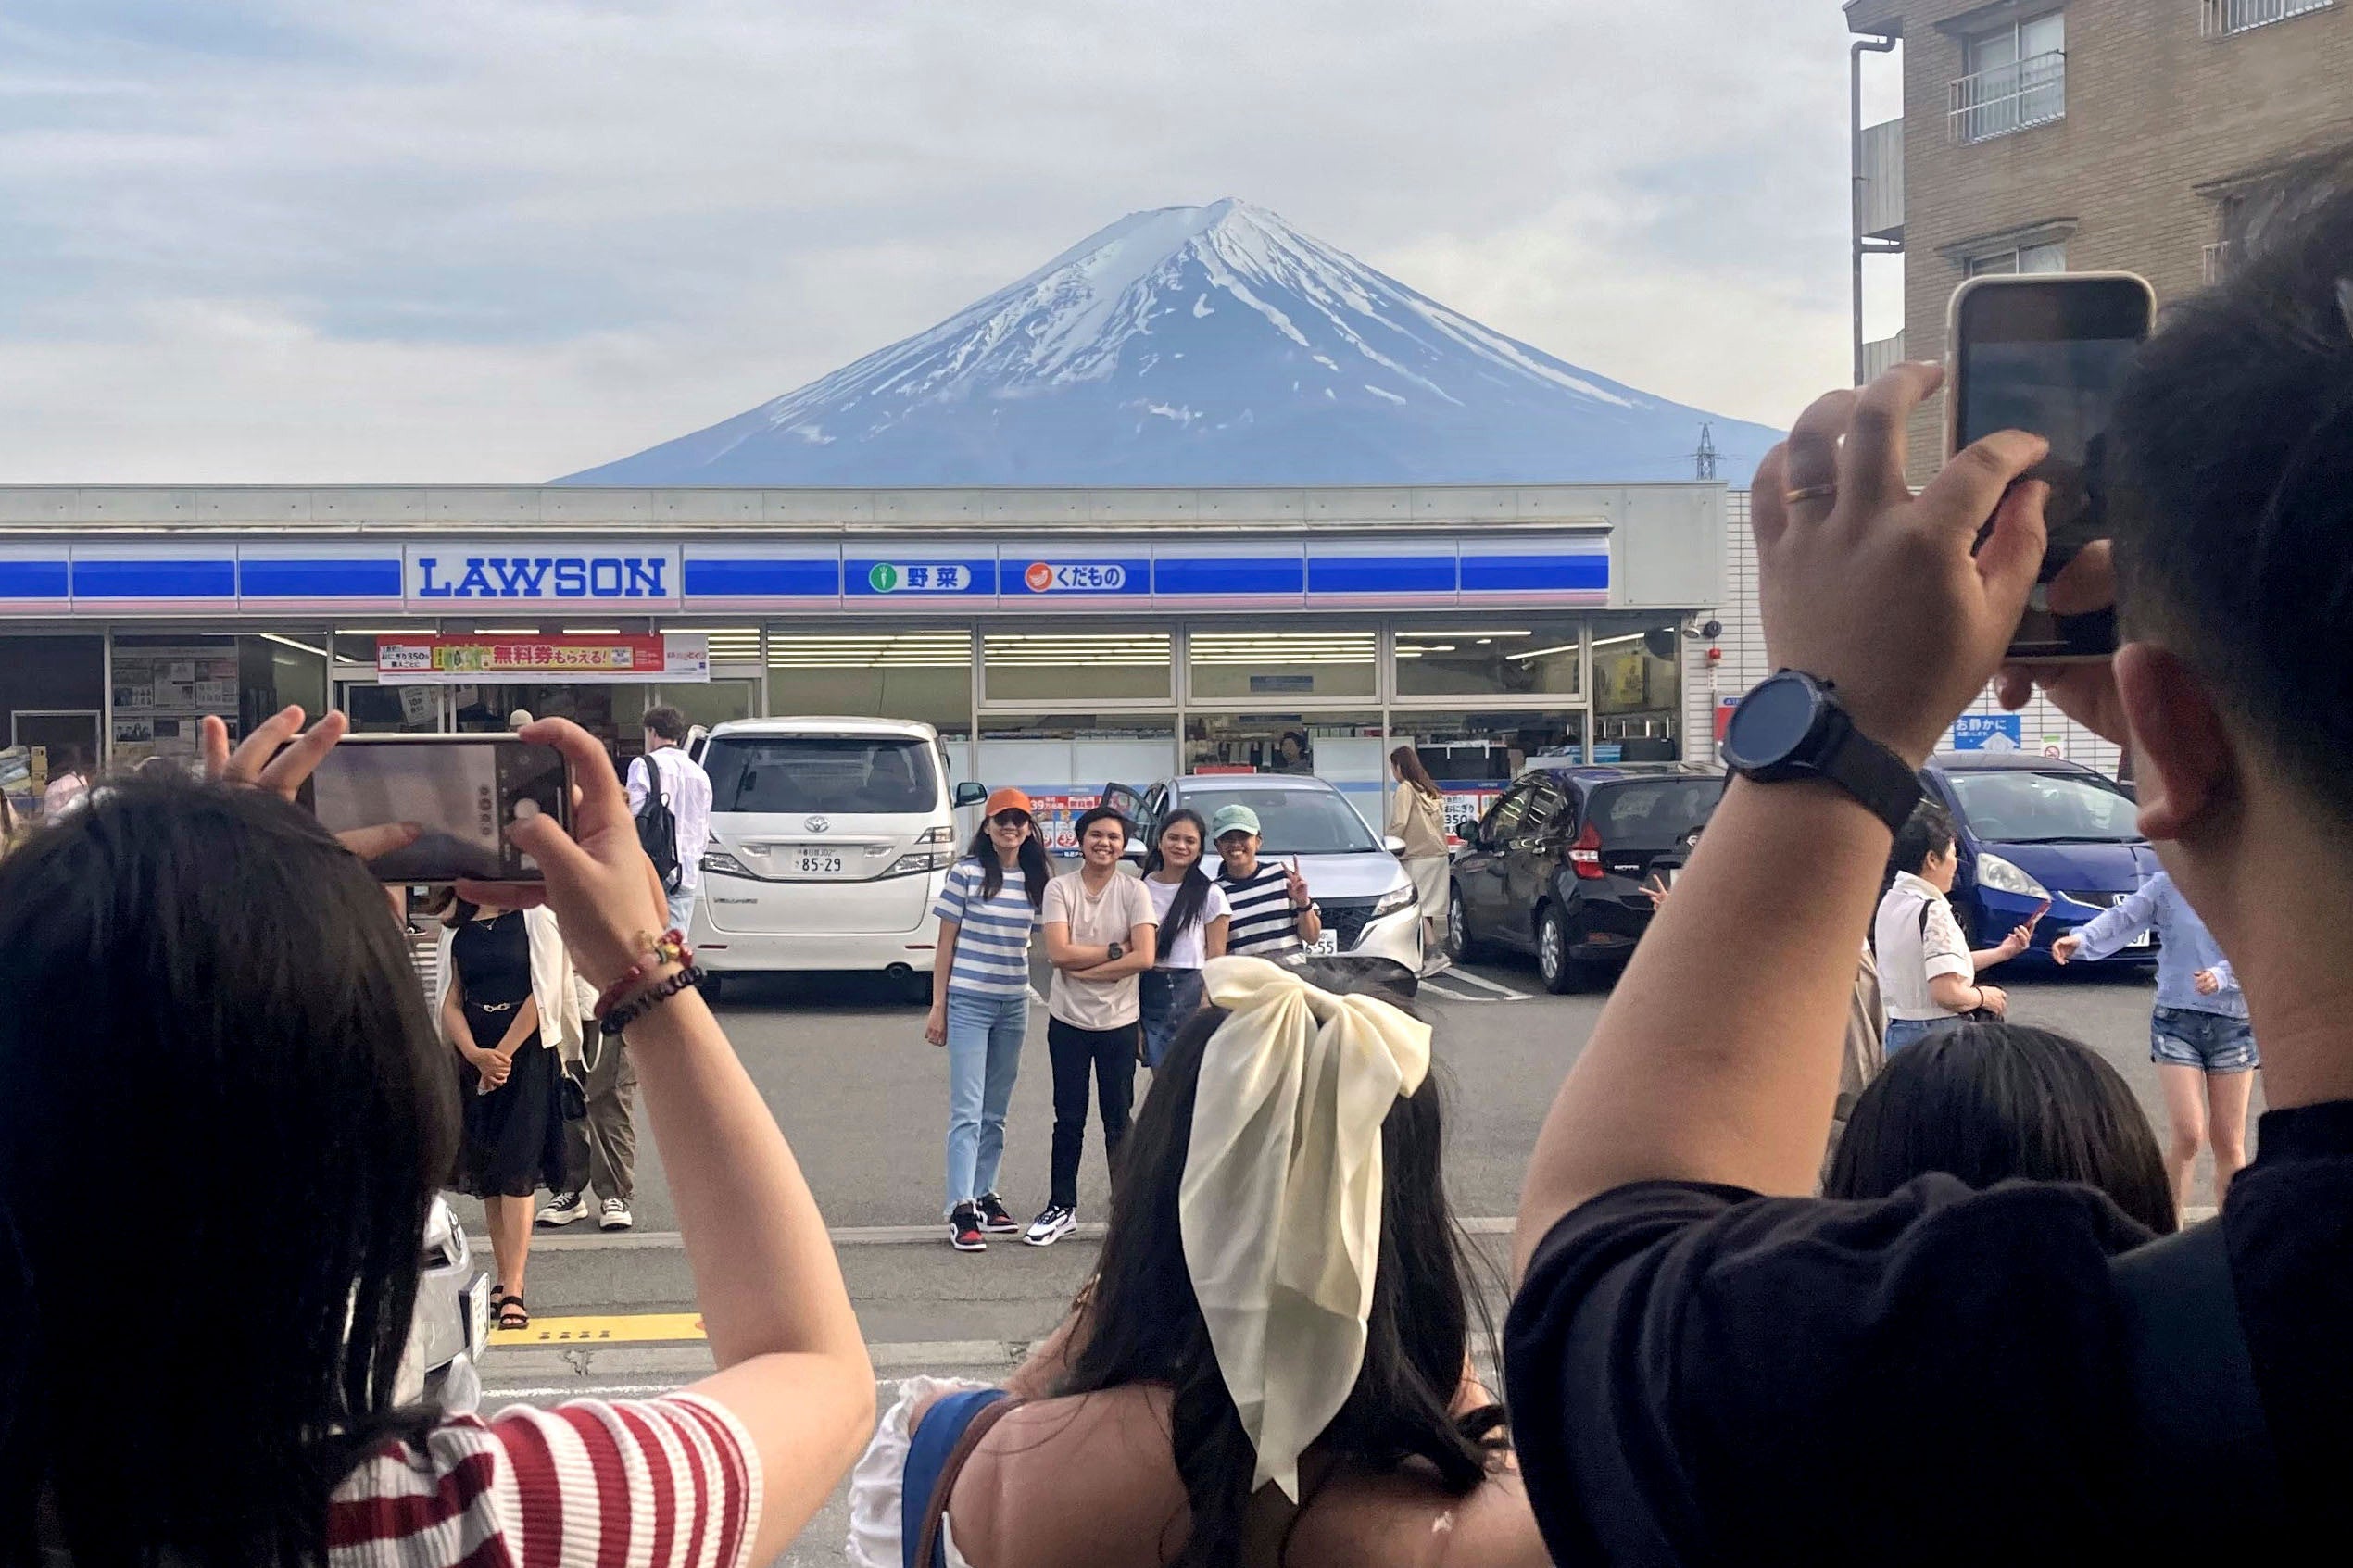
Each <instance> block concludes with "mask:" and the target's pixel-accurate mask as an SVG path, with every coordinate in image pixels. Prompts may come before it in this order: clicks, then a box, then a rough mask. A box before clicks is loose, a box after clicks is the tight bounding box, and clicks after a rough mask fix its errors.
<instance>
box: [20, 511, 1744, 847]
mask: <svg viewBox="0 0 2353 1568" xmlns="http://www.w3.org/2000/svg"><path fill="white" fill-rule="evenodd" d="M1723 499H1724V492H1723V489H1722V487H1720V486H1717V485H1703V484H1691V485H1639V486H1622V487H1621V486H1552V487H1536V488H1523V489H1504V490H1491V489H1461V490H1457V489H1451V488H1435V489H1432V488H1423V489H1411V490H1405V489H1400V490H1347V491H1338V490H1334V491H1312V490H1311V491H1269V492H1166V491H1155V492H1149V493H1143V492H1117V491H1075V492H1053V491H1026V492H1019V493H1012V492H992V491H961V492H946V491H940V492H919V493H908V494H901V495H881V494H875V493H867V492H769V491H684V492H669V493H654V494H652V495H648V493H646V492H622V491H583V490H563V489H547V490H529V491H510V490H502V491H496V492H472V491H465V490H457V491H429V492H428V491H413V492H410V491H366V492H356V491H340V490H286V491H274V490H273V491H252V490H239V491H218V492H216V491H198V492H174V493H170V494H169V495H166V496H157V495H154V494H152V493H145V494H134V493H122V492H110V491H84V490H62V491H58V490H34V491H0V702H5V703H6V705H7V707H6V709H5V711H4V712H0V722H5V723H6V725H7V726H8V728H7V729H6V732H5V733H6V738H7V740H8V743H9V744H10V745H11V746H18V747H20V748H26V749H27V750H28V751H29V750H30V748H33V747H45V746H52V745H59V744H77V743H79V742H80V741H82V740H83V739H86V740H88V741H91V742H94V744H95V745H96V746H97V747H98V748H99V749H100V750H101V751H102V752H103V753H104V754H105V757H106V760H107V763H108V764H109V765H113V766H121V765H123V764H124V763H126V762H132V761H135V760H137V759H140V758H144V757H146V756H151V755H160V756H166V757H173V758H180V759H188V758H192V757H193V755H194V749H195V723H196V721H197V719H198V718H199V716H201V715H202V714H205V713H215V714H219V715H220V717H221V718H222V719H223V720H224V721H227V722H228V723H229V724H230V725H231V727H232V728H233V729H241V728H243V727H245V726H247V725H250V724H253V723H256V722H258V721H259V720H260V719H261V718H262V717H263V716H265V715H266V714H268V713H270V712H272V711H274V710H275V709H277V708H279V707H283V705H284V704H286V703H288V702H300V703H302V704H303V705H304V706H305V707H306V708H317V707H320V706H323V705H324V704H326V703H328V702H333V703H334V704H336V705H338V706H340V707H342V708H343V709H346V711H348V712H349V713H350V714H351V715H352V718H353V721H354V723H355V725H356V726H357V727H358V728H359V729H361V730H367V731H400V730H408V731H425V732H431V731H466V730H496V729H501V728H504V727H505V726H506V724H507V722H508V720H509V716H510V715H511V714H512V713H514V712H515V711H516V710H518V709H523V710H528V711H529V712H531V713H533V714H535V715H538V716H543V717H544V716H549V715H561V716H564V717H568V718H572V719H573V720H575V721H578V722H580V723H582V724H583V725H584V726H585V727H586V728H588V729H589V730H590V731H591V732H593V733H595V734H598V736H600V737H601V738H602V739H604V740H605V741H606V743H607V745H608V746H609V747H610V749H611V750H612V752H613V753H614V755H615V757H616V759H617V760H618V759H624V758H626V757H627V756H628V755H630V754H632V753H634V752H635V749H636V747H637V746H638V744H639V737H638V730H639V720H640V719H641V717H642V715H643V714H644V711H645V709H646V708H647V707H648V706H650V705H651V704H653V703H656V702H663V703H669V704H671V705H673V706H676V707H678V708H680V709H684V710H685V711H686V713H687V715H688V717H689V718H690V719H691V720H693V721H697V722H700V723H704V724H715V723H718V722H721V721H725V720H729V719H739V718H750V717H757V716H762V715H772V714H773V715H781V714H810V713H831V714H869V715H875V716H881V717H890V718H903V719H915V720H921V721H925V722H928V723H930V724H932V725H934V726H935V727H937V729H938V731H939V732H940V734H941V735H942V737H943V738H944V740H945V741H946V742H947V746H948V751H949V755H950V761H951V766H952V768H953V769H954V772H955V777H956V778H957V779H959V780H963V779H972V780H975V781H978V782H981V783H984V784H989V785H992V786H994V785H998V784H1018V785H1020V786H1022V787H1024V788H1026V789H1027V790H1028V791H1029V792H1030V793H1031V794H1032V795H1033V796H1035V797H1039V798H1040V799H1041V802H1042V803H1043V806H1044V809H1045V811H1046V814H1047V815H1049V816H1050V817H1051V818H1053V819H1055V820H1056V822H1058V823H1060V824H1066V823H1067V822H1069V821H1070V820H1071V819H1072V818H1073V817H1075V816H1076V813H1077V812H1078V811H1080V810H1083V809H1085V806H1086V805H1087V804H1088V803H1091V801H1092V799H1093V797H1094V796H1095V793H1096V791H1097V790H1098V789H1099V788H1100V786H1101V784H1103V783H1104V782H1106V781H1108V780H1113V779H1119V780H1124V781H1126V782H1142V781H1148V780H1151V779H1155V778H1161V777H1165V776H1167V775H1169V774H1171V773H1174V772H1177V771H1203V772H1206V771H1298V772H1314V773H1316V774H1319V775H1320V776H1322V777H1324V778H1327V779H1329V780H1331V781H1332V782H1334V783H1336V784H1340V786H1341V787H1342V788H1343V789H1346V790H1348V791H1349V792H1350V793H1351V794H1352V796H1353V797H1354V798H1356V800H1357V802H1358V804H1359V806H1360V808H1361V809H1363V810H1364V811H1365V814H1366V816H1367V817H1370V818H1374V819H1376V820H1378V814H1379V812H1380V809H1381V806H1382V797H1383V794H1384V792H1385V788H1386V784H1387V776H1388V768H1387V760H1386V759H1387V756H1388V753H1389V751H1390V749H1391V748H1392V747H1393V746H1397V745H1399V744H1409V745H1412V746H1415V747H1416V748H1417V750H1419V752H1420V753H1421V755H1422V757H1423V759H1424V760H1425V762H1426V763H1427V764H1428V767H1429V769H1430V771H1431V772H1432V774H1433V775H1435V776H1436V777H1437V778H1439V779H1440V780H1441V782H1442V783H1443V784H1445V785H1446V787H1447V789H1448V792H1449V795H1450V797H1453V798H1452V803H1451V806H1450V811H1451V812H1452V814H1453V815H1456V816H1458V817H1459V816H1467V815H1470V814H1473V813H1474V812H1476V811H1477V810H1478V809H1479V808H1480V807H1481V805H1482V804H1483V802H1484V800H1485V799H1486V798H1490V797H1491V796H1492V795H1493V793H1494V792H1495V791H1496V790H1498V789H1499V788H1500V787H1501V785H1502V784H1504V782H1506V781H1508V780H1509V779H1510V778H1511V776H1512V775H1513V773H1514V772H1515V771H1517V769H1518V768H1519V766H1520V765H1521V764H1522V763H1523V762H1525V761H1526V760H1527V759H1529V758H1531V757H1535V756H1540V755H1554V756H1571V757H1579V758H1585V759H1595V760H1605V759H1627V760H1632V759H1642V758H1652V759H1673V758H1677V757H1680V756H1681V755H1683V746H1684V744H1685V740H1686V737H1687V736H1692V735H1694V734H1695V735H1696V736H1697V744H1696V746H1695V749H1694V755H1700V756H1705V755H1707V754H1708V749H1709V744H1710V742H1711V741H1712V735H1711V734H1710V725H1709V718H1708V715H1709V713H1710V711H1711V709H1712V706H1713V701H1714V698H1713V695H1712V693H1711V692H1710V691H1708V690H1706V689H1704V688H1705V662H1704V655H1705V650H1704V646H1703V645H1701V644H1698V643H1697V642H1695V641H1694V640H1693V637H1692V632H1691V628H1692V625H1693V623H1694V621H1697V620H1700V619H1704V617H1703V616H1702V615H1701V614H1700V612H1703V611H1706V610H1709V609H1712V608H1715V606H1716V603H1717V600H1718V592H1719V585H1720V583H1721V582H1722V580H1723V537H1724V528H1723V510H1722V508H1723ZM165 510H170V512H171V514H172V515H171V516H169V517H160V516H156V515H154V514H155V513H157V512H159V511H165ZM192 512H193V514H194V515H196V516H201V517H208V518H212V519H217V520H218V521H212V522H209V523H208V528H207V531H206V532H203V533H200V534H198V535H196V536H192V531H191V530H190V529H189V528H188V527H187V526H185V525H184V524H182V522H181V521H179V520H180V519H182V518H183V517H185V516H188V515H191V513H192ZM412 517H425V518H429V519H430V520H431V524H430V525H426V524H422V523H416V522H409V521H403V520H405V519H408V518H412ZM33 518H39V519H44V520H49V521H30V520H31V519H33ZM100 518H103V520H104V521H103V522H102V523H101V522H98V521H95V520H96V519H100ZM76 519H79V520H81V521H75V520H76ZM264 519H274V520H276V521H263V520H264ZM346 519H347V520H350V521H345V520H346ZM1695 676H1696V677H1697V678H1696V679H1695ZM1694 715H1696V718H1695V719H1694ZM0 766H5V764H0ZM0 787H8V788H12V789H13V788H16V787H19V786H14V785H9V784H6V776H5V774H0Z"/></svg>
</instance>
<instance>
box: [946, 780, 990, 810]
mask: <svg viewBox="0 0 2353 1568" xmlns="http://www.w3.org/2000/svg"><path fill="white" fill-rule="evenodd" d="M987 800H988V789H987V787H986V786H984V785H981V784H973V783H971V782H970V781H966V782H965V783H963V784H958V785H957V786H956V794H955V797H954V803H955V804H956V805H958V806H978V805H981V804H983V803H984V802H986V801H987Z"/></svg>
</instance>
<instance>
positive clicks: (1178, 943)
mask: <svg viewBox="0 0 2353 1568" xmlns="http://www.w3.org/2000/svg"><path fill="white" fill-rule="evenodd" d="M1184 885H1185V884H1183V883H1181V882H1158V881H1155V880H1153V879H1152V878H1151V877H1146V878H1144V891H1145V892H1147V893H1149V894H1151V896H1152V913H1153V914H1154V915H1156V916H1158V917H1159V919H1160V938H1161V939H1160V947H1159V948H1158V952H1159V957H1158V958H1157V959H1156V960H1154V961H1153V964H1152V967H1153V968H1154V969H1199V968H1200V967H1201V966H1202V965H1203V964H1205V963H1207V962H1208V961H1209V949H1208V938H1207V936H1206V935H1205V934H1206V933H1207V932H1208V930H1209V923H1210V922H1212V921H1218V920H1224V919H1225V918H1226V917H1227V915H1230V914H1232V913H1233V912H1234V907H1233V906H1232V905H1231V904H1228V903H1227V902H1226V890H1225V889H1224V888H1222V887H1220V886H1218V885H1217V883H1216V880H1215V879H1214V878H1212V879H1211V881H1210V884H1209V897H1206V898H1203V899H1202V901H1201V919H1199V920H1197V921H1195V922H1192V924H1190V925H1189V926H1187V927H1185V929H1184V930H1183V931H1181V932H1179V933H1178V934H1177V935H1176V936H1174V937H1171V936H1169V935H1168V910H1169V908H1170V906H1172V905H1173V904H1175V903H1176V895H1177V894H1178V893H1179V892H1180V891H1182V890H1183V888H1184Z"/></svg>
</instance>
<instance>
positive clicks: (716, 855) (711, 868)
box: [702, 849, 751, 876]
mask: <svg viewBox="0 0 2353 1568" xmlns="http://www.w3.org/2000/svg"><path fill="white" fill-rule="evenodd" d="M702 869H703V870H705V871H707V872H718V873H719V874H720V875H721V876H750V875H751V868H750V867H749V866H747V865H745V864H744V863H743V862H742V861H741V860H738V859H736V858H735V857H734V856H733V855H730V854H728V853H727V852H726V851H725V850H724V849H706V850H704V851H703V857H702Z"/></svg>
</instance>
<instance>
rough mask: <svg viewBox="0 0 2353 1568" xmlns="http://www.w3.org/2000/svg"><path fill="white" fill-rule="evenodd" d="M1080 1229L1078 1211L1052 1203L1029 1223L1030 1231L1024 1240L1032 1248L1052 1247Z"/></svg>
mask: <svg viewBox="0 0 2353 1568" xmlns="http://www.w3.org/2000/svg"><path fill="white" fill-rule="evenodd" d="M1077 1228H1078V1210H1076V1209H1065V1208H1063V1206H1062V1205H1061V1204H1059V1203H1050V1204H1048V1205H1047V1206H1046V1207H1045V1209H1044V1210H1042V1211H1041V1212H1040V1213H1039V1214H1038V1218H1036V1219H1034V1220H1032V1221H1030V1222H1029V1230H1028V1232H1027V1234H1026V1235H1024V1236H1023V1237H1022V1240H1024V1241H1026V1242H1027V1243H1029V1245H1030V1246H1032V1247H1051V1246H1052V1245H1053V1244H1054V1243H1056V1242H1058V1241H1060V1240H1061V1239H1062V1238H1063V1237H1064V1236H1068V1235H1069V1234H1070V1233H1071V1232H1072V1231H1075V1230H1076V1229H1077Z"/></svg>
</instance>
